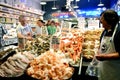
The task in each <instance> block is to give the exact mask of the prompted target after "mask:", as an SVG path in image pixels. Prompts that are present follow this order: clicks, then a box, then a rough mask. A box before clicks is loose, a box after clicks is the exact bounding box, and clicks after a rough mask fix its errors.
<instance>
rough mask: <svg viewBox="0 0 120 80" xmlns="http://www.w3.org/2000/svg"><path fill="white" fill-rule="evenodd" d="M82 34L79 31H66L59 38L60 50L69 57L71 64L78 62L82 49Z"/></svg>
mask: <svg viewBox="0 0 120 80" xmlns="http://www.w3.org/2000/svg"><path fill="white" fill-rule="evenodd" d="M82 43H83V36H82V35H81V34H80V32H79V33H76V32H74V33H68V34H67V35H66V36H65V37H62V38H61V40H60V50H61V51H62V52H63V53H65V54H66V56H67V57H68V58H69V59H71V60H70V63H71V64H76V63H79V60H80V53H81V51H82Z"/></svg>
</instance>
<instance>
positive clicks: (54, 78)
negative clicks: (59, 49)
mask: <svg viewBox="0 0 120 80" xmlns="http://www.w3.org/2000/svg"><path fill="white" fill-rule="evenodd" d="M73 71H74V69H73V68H72V67H70V66H69V64H68V62H67V61H66V59H65V55H64V54H63V53H56V52H53V51H48V52H45V53H43V54H41V55H40V56H38V57H36V58H35V59H34V60H33V61H31V62H30V67H29V68H28V69H27V73H28V75H30V76H31V77H33V78H36V79H39V80H68V79H69V78H71V76H72V74H73Z"/></svg>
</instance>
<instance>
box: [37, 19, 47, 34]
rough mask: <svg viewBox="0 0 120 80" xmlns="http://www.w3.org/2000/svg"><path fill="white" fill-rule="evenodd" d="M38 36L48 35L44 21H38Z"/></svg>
mask: <svg viewBox="0 0 120 80" xmlns="http://www.w3.org/2000/svg"><path fill="white" fill-rule="evenodd" d="M36 34H37V35H48V31H47V27H46V26H45V22H44V21H43V20H38V21H37V26H36Z"/></svg>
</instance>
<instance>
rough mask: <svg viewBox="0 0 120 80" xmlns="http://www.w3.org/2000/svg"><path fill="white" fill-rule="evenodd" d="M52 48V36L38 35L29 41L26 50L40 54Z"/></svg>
mask: <svg viewBox="0 0 120 80" xmlns="http://www.w3.org/2000/svg"><path fill="white" fill-rule="evenodd" d="M49 48H50V36H37V37H36V38H35V39H34V40H32V41H27V42H26V46H25V50H27V51H31V50H32V51H33V53H35V54H38V55H40V54H41V53H44V52H45V51H48V50H49Z"/></svg>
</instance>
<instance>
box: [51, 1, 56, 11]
mask: <svg viewBox="0 0 120 80" xmlns="http://www.w3.org/2000/svg"><path fill="white" fill-rule="evenodd" d="M55 9H57V8H56V7H55V0H54V3H53V7H52V10H55Z"/></svg>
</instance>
